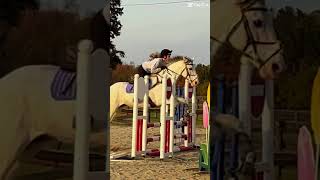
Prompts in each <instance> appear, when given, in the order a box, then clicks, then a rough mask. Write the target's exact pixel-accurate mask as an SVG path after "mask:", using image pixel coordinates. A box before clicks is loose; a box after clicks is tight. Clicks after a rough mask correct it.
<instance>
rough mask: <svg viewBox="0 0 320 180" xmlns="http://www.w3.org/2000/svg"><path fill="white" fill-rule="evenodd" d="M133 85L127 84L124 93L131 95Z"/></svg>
mask: <svg viewBox="0 0 320 180" xmlns="http://www.w3.org/2000/svg"><path fill="white" fill-rule="evenodd" d="M133 87H134V86H133V84H130V83H128V84H127V86H126V93H133V89H134V88H133Z"/></svg>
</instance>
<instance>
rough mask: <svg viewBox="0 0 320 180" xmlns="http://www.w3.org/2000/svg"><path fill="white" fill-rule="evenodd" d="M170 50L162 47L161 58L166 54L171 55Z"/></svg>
mask: <svg viewBox="0 0 320 180" xmlns="http://www.w3.org/2000/svg"><path fill="white" fill-rule="evenodd" d="M171 53H172V51H171V50H169V49H163V50H162V51H161V53H160V57H161V58H163V57H164V56H167V55H171Z"/></svg>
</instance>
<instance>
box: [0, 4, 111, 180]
mask: <svg viewBox="0 0 320 180" xmlns="http://www.w3.org/2000/svg"><path fill="white" fill-rule="evenodd" d="M105 9H106V7H105V8H104V9H103V10H100V11H99V12H98V13H97V14H96V15H95V16H94V17H93V18H92V23H91V25H92V27H91V34H90V37H88V39H91V40H92V41H93V49H92V51H91V52H92V53H93V52H95V50H97V49H103V50H105V51H106V52H109V51H107V49H108V47H107V43H105V42H107V41H106V40H107V39H109V37H106V36H105V32H109V31H108V29H109V25H108V24H107V22H108V21H107V20H106V18H105V17H106V16H105V15H104V14H102V12H104V13H107V11H106V10H105ZM62 69H63V68H62V67H60V66H56V65H28V66H24V67H20V68H18V69H15V70H13V71H11V72H9V73H8V74H7V75H5V76H4V77H2V78H1V79H0V99H1V103H2V104H1V105H0V107H1V108H0V114H1V118H0V123H1V125H0V132H1V137H2V138H1V140H0V147H1V150H0V179H3V180H5V179H11V178H12V176H13V175H14V170H15V169H16V168H17V167H18V165H19V163H18V162H17V158H18V157H20V155H22V154H24V153H25V151H26V149H27V148H29V147H30V145H31V146H32V144H34V143H35V142H38V141H37V140H39V139H40V140H41V143H42V141H46V140H48V137H49V139H52V138H53V139H55V140H58V141H61V142H74V139H75V121H74V120H75V113H76V112H75V96H73V97H71V98H70V97H68V98H67V99H59V100H58V99H57V98H55V97H54V96H52V94H53V93H52V91H53V89H52V88H53V86H52V83H53V82H54V79H55V78H56V77H57V74H58V73H59V72H63V73H65V74H67V76H65V77H71V78H72V77H74V75H75V74H74V73H72V72H70V71H66V70H62ZM106 69H107V68H106ZM64 80H65V79H64ZM70 82H73V83H70V84H71V85H72V86H70V88H66V89H68V90H70V89H75V83H74V82H75V81H70ZM68 92H70V91H68ZM71 94H73V95H75V91H73V93H71ZM100 131H103V129H101V130H97V131H95V132H93V133H92V134H97V133H100ZM42 137H44V139H43V138H42ZM45 143H46V142H45ZM36 144H37V145H39V144H38V143H36ZM41 145H44V144H41ZM46 147H47V145H46ZM32 150H33V151H34V152H36V151H39V146H37V147H35V148H34V149H32ZM34 152H29V153H34Z"/></svg>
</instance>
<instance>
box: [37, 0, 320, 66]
mask: <svg viewBox="0 0 320 180" xmlns="http://www.w3.org/2000/svg"><path fill="white" fill-rule="evenodd" d="M41 1H43V2H46V1H50V4H51V5H58V6H59V5H61V4H63V3H64V2H65V0H54V1H52V0H41ZM173 1H184V0H152V1H151V0H121V2H122V5H123V7H124V10H123V12H124V14H123V15H122V16H120V18H119V19H120V21H121V23H122V25H123V27H122V29H121V35H120V36H118V37H116V39H115V40H114V43H115V44H116V46H117V48H118V49H119V50H123V51H124V52H125V53H126V57H125V58H124V59H123V61H124V62H125V63H130V62H134V63H135V64H141V63H142V62H143V61H145V60H146V59H148V56H149V54H151V53H152V52H155V51H158V52H160V51H161V49H163V48H168V49H172V50H173V54H172V55H185V56H189V57H191V58H194V60H195V63H202V64H209V62H210V60H209V55H210V52H209V47H210V40H209V36H210V35H209V34H210V29H209V28H210V26H209V24H210V8H209V2H210V1H209V0H200V2H194V3H193V4H190V3H187V2H184V3H177V4H160V5H159V4H158V5H148V6H130V4H140V3H157V2H161V3H163V2H173ZM266 1H267V3H268V5H269V6H271V7H273V8H275V9H279V8H281V7H284V6H293V7H297V8H300V9H302V10H303V11H307V12H311V11H313V10H316V9H320V0H266ZM76 2H77V3H78V4H79V7H80V10H81V12H82V14H86V13H87V12H88V11H91V12H92V11H97V10H99V9H101V8H102V7H103V6H104V5H105V3H106V0H76Z"/></svg>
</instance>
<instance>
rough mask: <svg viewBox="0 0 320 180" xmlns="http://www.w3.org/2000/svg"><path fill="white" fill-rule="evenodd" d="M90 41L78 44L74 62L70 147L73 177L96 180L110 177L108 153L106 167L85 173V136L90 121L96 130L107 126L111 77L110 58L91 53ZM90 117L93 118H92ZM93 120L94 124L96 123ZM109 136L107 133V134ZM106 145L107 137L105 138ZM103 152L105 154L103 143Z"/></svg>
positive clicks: (86, 138)
mask: <svg viewBox="0 0 320 180" xmlns="http://www.w3.org/2000/svg"><path fill="white" fill-rule="evenodd" d="M92 49H93V44H92V42H91V41H89V40H83V41H81V42H80V43H79V53H78V62H77V63H78V64H77V97H76V104H75V105H76V134H75V136H76V137H75V150H74V173H73V174H74V177H73V179H77V180H87V179H90V178H93V179H98V177H99V178H102V177H104V179H106V178H107V177H109V176H110V172H109V167H108V166H109V156H106V170H105V171H102V172H89V135H90V132H91V131H92V130H93V129H94V128H95V127H92V125H90V121H92V120H96V119H97V120H99V121H101V122H97V123H98V125H97V126H100V127H96V128H100V129H105V128H108V127H109V115H108V113H107V110H108V109H109V99H110V94H109V89H110V88H109V85H110V78H111V69H110V68H107V67H110V59H109V56H108V54H107V52H106V51H104V50H102V49H97V50H96V51H95V52H94V53H93V54H92V55H91V52H92ZM92 117H94V118H95V119H92ZM97 123H94V124H97ZM107 137H109V136H107ZM106 143H107V145H108V144H109V139H107V140H106ZM106 154H109V148H108V146H107V150H106Z"/></svg>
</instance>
